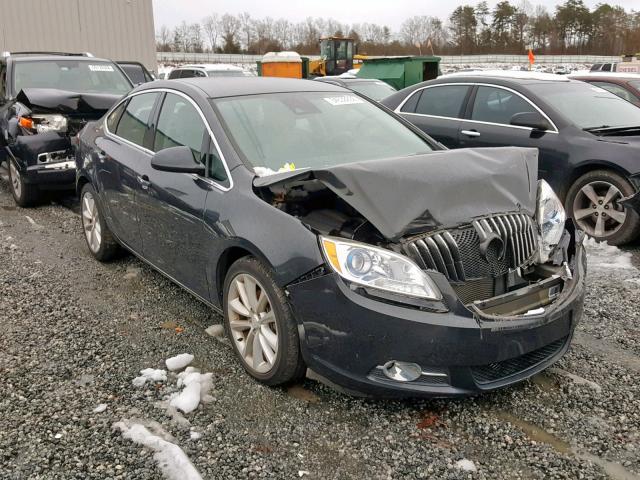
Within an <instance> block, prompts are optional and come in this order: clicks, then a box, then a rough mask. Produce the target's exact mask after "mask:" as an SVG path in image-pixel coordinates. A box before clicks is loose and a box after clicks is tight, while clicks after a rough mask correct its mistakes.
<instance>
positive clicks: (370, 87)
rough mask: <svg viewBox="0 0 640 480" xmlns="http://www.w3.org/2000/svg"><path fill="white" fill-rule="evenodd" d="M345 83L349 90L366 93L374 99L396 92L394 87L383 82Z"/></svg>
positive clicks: (380, 98) (377, 99) (378, 99)
mask: <svg viewBox="0 0 640 480" xmlns="http://www.w3.org/2000/svg"><path fill="white" fill-rule="evenodd" d="M347 85H348V86H349V88H350V89H351V90H354V91H356V92H358V93H361V94H363V95H366V96H367V97H369V98H371V99H372V100H376V101H380V100H382V99H383V98H387V97H388V96H389V95H391V94H392V93H395V92H396V89H395V88H393V87H392V86H391V85H389V84H387V83H384V82H348V83H347Z"/></svg>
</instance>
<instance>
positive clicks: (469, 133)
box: [460, 130, 480, 137]
mask: <svg viewBox="0 0 640 480" xmlns="http://www.w3.org/2000/svg"><path fill="white" fill-rule="evenodd" d="M460 133H461V134H463V135H466V136H467V137H479V136H480V132H479V131H477V130H462V131H461V132H460Z"/></svg>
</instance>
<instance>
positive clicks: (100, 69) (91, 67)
mask: <svg viewBox="0 0 640 480" xmlns="http://www.w3.org/2000/svg"><path fill="white" fill-rule="evenodd" d="M89 70H91V71H92V72H113V66H111V65H89Z"/></svg>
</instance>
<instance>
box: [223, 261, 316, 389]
mask: <svg viewBox="0 0 640 480" xmlns="http://www.w3.org/2000/svg"><path fill="white" fill-rule="evenodd" d="M223 302H224V303H223V305H224V322H225V330H226V332H227V335H228V336H229V339H230V340H231V344H232V345H233V349H234V351H235V352H236V354H237V356H238V357H239V358H240V361H241V362H242V366H243V367H244V369H245V370H246V371H247V373H249V375H251V376H252V377H253V378H255V379H257V380H259V381H260V382H262V383H264V384H266V385H270V386H275V385H282V384H286V383H290V382H293V381H295V380H298V379H300V378H302V377H303V376H304V374H305V371H306V367H305V365H304V361H303V360H302V355H301V353H300V341H299V339H298V328H297V324H296V321H295V319H294V317H293V312H292V311H291V307H290V306H289V304H288V302H287V298H286V296H285V294H284V292H283V291H282V289H280V288H279V287H278V286H277V284H276V283H275V281H274V279H273V275H272V273H271V271H270V269H269V268H268V267H266V266H265V265H264V264H263V263H262V262H260V261H259V260H257V259H255V258H253V257H244V258H241V259H240V260H238V261H236V262H235V263H234V264H233V265H232V266H231V268H230V269H229V272H228V273H227V276H226V280H225V286H224V297H223Z"/></svg>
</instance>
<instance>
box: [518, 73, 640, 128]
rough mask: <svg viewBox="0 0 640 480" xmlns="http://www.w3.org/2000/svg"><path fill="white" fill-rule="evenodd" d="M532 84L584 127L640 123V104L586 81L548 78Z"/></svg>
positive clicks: (543, 95) (537, 90)
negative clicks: (564, 80) (559, 80)
mask: <svg viewBox="0 0 640 480" xmlns="http://www.w3.org/2000/svg"><path fill="white" fill-rule="evenodd" d="M528 88H529V89H530V90H531V91H532V92H533V93H535V94H536V95H538V96H539V97H541V98H542V99H544V101H545V102H547V103H548V104H549V105H553V106H554V108H555V109H556V110H557V111H559V112H560V113H561V114H562V115H563V116H564V117H565V118H567V119H568V120H569V121H570V122H571V123H573V124H574V125H576V126H578V127H580V128H587V129H589V128H598V127H626V126H637V125H640V108H638V107H636V106H635V105H633V104H631V103H629V102H627V101H626V100H623V99H622V98H620V97H618V96H617V95H614V94H613V93H610V92H607V91H606V90H604V89H603V88H600V87H596V86H595V85H589V84H588V83H582V82H566V83H565V82H548V83H539V84H535V85H529V86H528Z"/></svg>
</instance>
